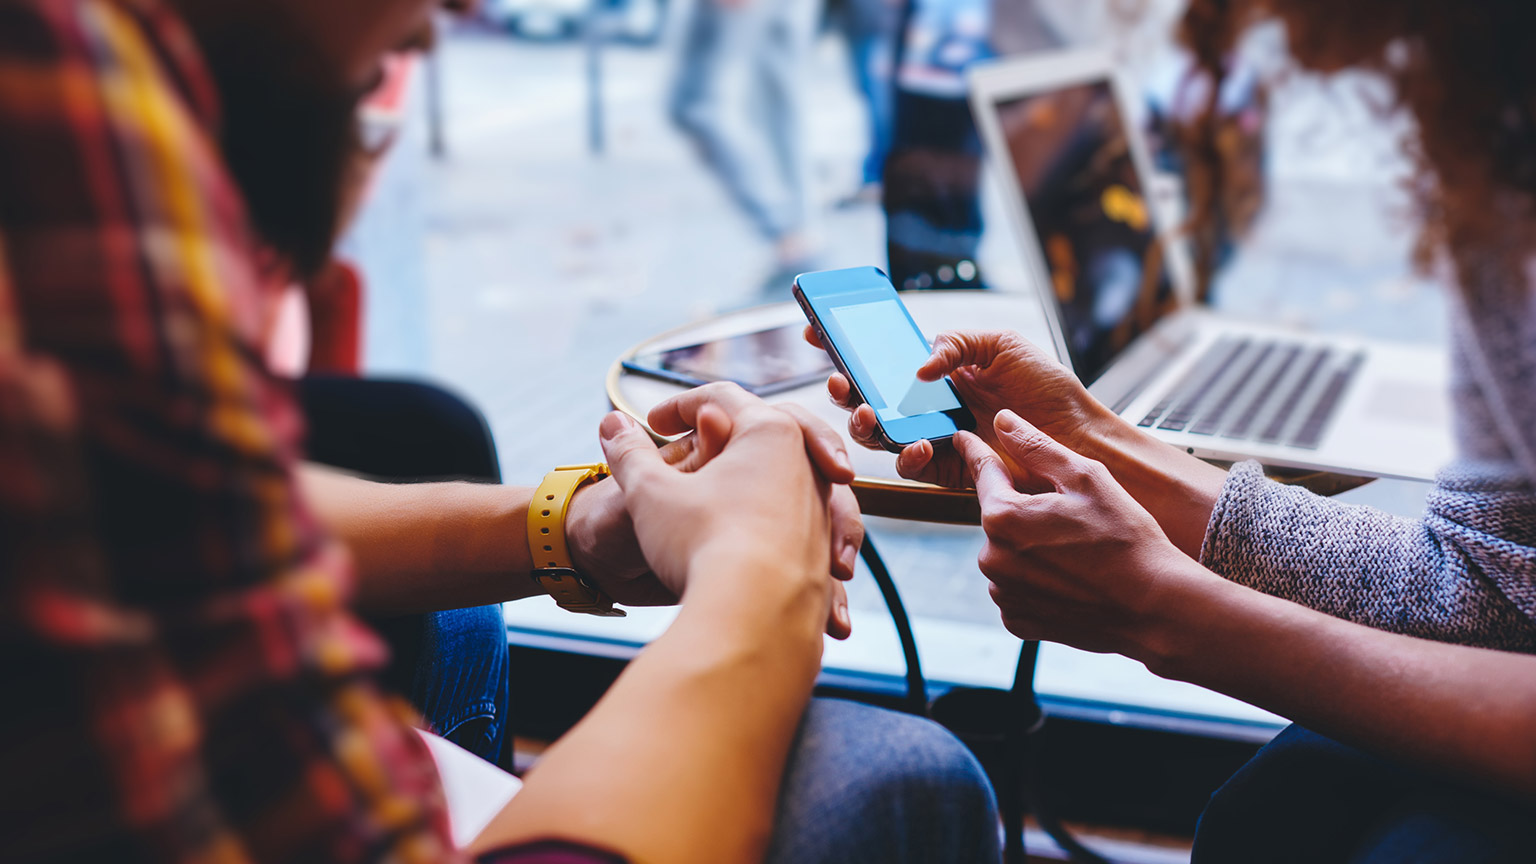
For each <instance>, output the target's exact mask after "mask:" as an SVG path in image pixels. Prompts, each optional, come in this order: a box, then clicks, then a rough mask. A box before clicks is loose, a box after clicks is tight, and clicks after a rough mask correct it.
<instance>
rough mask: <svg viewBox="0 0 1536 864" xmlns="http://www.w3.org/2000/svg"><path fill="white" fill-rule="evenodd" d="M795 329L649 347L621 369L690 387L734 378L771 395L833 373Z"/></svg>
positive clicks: (823, 355)
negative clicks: (663, 349)
mask: <svg viewBox="0 0 1536 864" xmlns="http://www.w3.org/2000/svg"><path fill="white" fill-rule="evenodd" d="M800 331H801V327H800V325H799V324H791V325H789V326H788V327H774V328H772V329H769V330H759V331H757V332H755V333H743V334H741V335H738V336H729V337H726V338H725V339H716V340H714V341H711V342H700V343H699V344H697V345H686V346H684V347H682V348H672V349H669V350H666V351H653V352H650V353H648V354H641V355H639V356H637V357H634V358H633V359H630V360H625V361H624V368H625V369H628V370H629V371H631V372H637V373H639V374H641V375H649V376H651V377H652V378H660V379H662V380H663V381H672V382H675V383H678V384H686V385H687V386H689V387H697V386H699V385H700V384H708V383H710V382H712V381H735V382H736V383H737V384H740V385H741V386H742V387H744V388H746V389H747V391H748V392H749V393H756V394H757V395H759V396H770V395H772V394H774V393H781V392H783V391H785V390H793V389H795V388H797V387H804V386H805V385H807V384H811V383H813V382H820V381H825V380H827V373H828V372H831V371H832V361H831V360H829V359H827V355H826V352H824V351H818V350H816V349H815V348H812V347H811V346H810V345H807V344H806V343H805V339H803V338H801V335H800Z"/></svg>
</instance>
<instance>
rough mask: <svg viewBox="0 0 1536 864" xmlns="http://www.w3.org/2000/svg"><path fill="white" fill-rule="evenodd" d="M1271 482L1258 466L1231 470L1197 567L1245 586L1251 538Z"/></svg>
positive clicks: (1244, 464)
mask: <svg viewBox="0 0 1536 864" xmlns="http://www.w3.org/2000/svg"><path fill="white" fill-rule="evenodd" d="M1273 485H1275V484H1274V481H1272V480H1270V479H1268V478H1266V477H1265V476H1264V468H1263V467H1262V466H1261V465H1259V463H1257V462H1252V461H1249V462H1239V463H1238V464H1236V465H1234V466H1232V470H1231V471H1230V472H1229V473H1228V474H1227V480H1226V482H1225V483H1223V484H1222V487H1221V494H1220V495H1218V496H1217V497H1216V506H1215V507H1214V508H1212V510H1211V521H1210V523H1209V524H1207V525H1206V527H1205V540H1204V542H1202V543H1201V544H1200V563H1201V564H1204V565H1205V566H1206V567H1207V568H1209V569H1210V570H1211V571H1213V572H1215V573H1219V574H1220V575H1222V576H1225V577H1226V578H1228V579H1231V580H1232V581H1234V582H1240V583H1244V584H1247V580H1246V579H1245V578H1244V576H1245V574H1248V573H1251V572H1253V570H1254V569H1255V568H1254V566H1253V565H1254V561H1253V558H1254V554H1255V553H1254V546H1255V544H1254V543H1253V541H1252V535H1253V533H1254V529H1255V526H1256V525H1257V524H1258V522H1259V516H1260V514H1261V513H1262V512H1263V511H1264V510H1265V509H1267V508H1266V506H1265V504H1266V502H1267V501H1268V499H1269V498H1270V497H1271V490H1270V488H1269V487H1271V486H1273Z"/></svg>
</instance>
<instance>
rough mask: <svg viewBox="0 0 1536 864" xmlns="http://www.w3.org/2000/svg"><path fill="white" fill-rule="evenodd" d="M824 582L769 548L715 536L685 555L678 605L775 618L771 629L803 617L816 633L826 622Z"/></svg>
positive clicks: (823, 575)
mask: <svg viewBox="0 0 1536 864" xmlns="http://www.w3.org/2000/svg"><path fill="white" fill-rule="evenodd" d="M822 570H823V571H825V570H827V568H826V567H823V568H822ZM829 578H831V577H830V576H829V575H827V573H825V572H822V573H819V574H818V573H815V572H813V568H812V566H811V565H810V564H808V563H805V562H799V561H797V560H796V559H795V558H794V557H793V556H786V555H784V554H783V550H781V549H777V548H775V547H774V546H772V545H771V544H768V543H764V542H761V541H759V540H756V539H753V538H733V537H721V538H718V539H713V540H710V541H706V542H705V544H704V545H702V546H700V547H699V548H698V549H697V550H695V552H694V553H693V555H691V556H690V558H689V562H688V574H687V586H688V587H687V591H686V594H685V595H684V598H683V602H684V605H688V604H697V603H707V604H710V605H712V606H713V605H716V604H724V605H727V606H730V607H733V608H739V609H741V610H744V611H746V612H747V613H748V614H749V615H751V616H753V617H755V618H759V619H770V618H773V619H777V621H778V623H776V624H775V625H774V626H776V627H782V626H784V624H785V623H790V622H793V621H796V620H799V619H801V618H803V619H805V621H806V622H808V623H809V625H810V627H811V629H812V630H813V631H814V632H815V633H817V634H820V633H821V631H822V629H823V627H824V626H825V623H826V616H827V610H826V608H825V606H826V602H827V586H826V584H825V583H826V580H827V579H829Z"/></svg>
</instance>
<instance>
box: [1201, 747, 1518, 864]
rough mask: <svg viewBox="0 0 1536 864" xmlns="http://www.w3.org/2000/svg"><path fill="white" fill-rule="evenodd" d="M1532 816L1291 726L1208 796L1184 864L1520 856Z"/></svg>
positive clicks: (1435, 861) (1356, 863)
mask: <svg viewBox="0 0 1536 864" xmlns="http://www.w3.org/2000/svg"><path fill="white" fill-rule="evenodd" d="M1532 850H1536V813H1533V812H1532V810H1531V809H1530V808H1529V807H1522V806H1520V805H1518V804H1516V803H1514V802H1513V801H1509V800H1505V799H1502V798H1499V797H1497V796H1494V795H1490V794H1487V793H1484V792H1480V791H1476V790H1472V789H1467V788H1463V787H1459V786H1455V785H1452V784H1450V783H1447V782H1445V781H1442V780H1438V779H1436V778H1431V777H1428V776H1425V775H1421V774H1418V773H1416V772H1413V771H1410V770H1407V769H1404V768H1400V767H1398V766H1396V765H1393V764H1391V763H1389V762H1386V761H1383V760H1381V759H1378V758H1376V757H1374V756H1371V755H1368V754H1366V753H1362V752H1361V751H1359V750H1355V749H1352V748H1350V747H1346V746H1345V745H1343V744H1340V743H1338V742H1336V741H1332V740H1330V739H1328V738H1324V737H1322V736H1321V735H1318V734H1316V733H1314V732H1309V731H1307V730H1306V729H1303V728H1301V727H1299V726H1290V727H1288V728H1286V729H1285V731H1283V732H1281V733H1280V734H1279V735H1278V736H1276V737H1275V739H1274V740H1273V741H1271V742H1270V743H1269V744H1268V745H1266V746H1265V747H1264V749H1262V750H1260V751H1259V753H1258V755H1256V756H1254V757H1253V759H1252V760H1251V761H1249V762H1248V764H1246V765H1244V766H1243V767H1242V768H1241V769H1239V770H1238V772H1237V773H1236V774H1234V775H1233V776H1232V779H1230V780H1228V781H1227V783H1226V785H1224V786H1222V787H1221V788H1220V789H1219V790H1217V791H1216V794H1215V795H1213V796H1212V797H1211V803H1210V805H1209V806H1208V807H1206V810H1205V813H1203V814H1202V815H1201V817H1200V827H1199V829H1198V831H1197V832H1196V834H1195V848H1194V856H1193V858H1192V859H1191V861H1192V864H1225V862H1229V861H1232V862H1243V864H1266V862H1275V864H1280V862H1295V861H1306V862H1315V864H1332V862H1348V864H1389V862H1390V864H1404V862H1414V864H1497V862H1506V861H1507V862H1516V861H1520V862H1528V861H1530V860H1531V857H1532V854H1533V853H1532Z"/></svg>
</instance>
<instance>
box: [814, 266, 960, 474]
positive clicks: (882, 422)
mask: <svg viewBox="0 0 1536 864" xmlns="http://www.w3.org/2000/svg"><path fill="white" fill-rule="evenodd" d="M794 290H795V300H796V301H797V302H798V303H799V304H800V308H801V310H802V311H804V312H805V317H806V318H808V319H810V322H811V326H813V327H815V328H816V334H817V335H818V336H820V337H821V344H823V345H825V346H826V347H827V353H828V354H830V355H831V356H832V363H833V365H835V366H836V367H837V371H839V372H841V373H843V376H844V377H846V378H847V379H848V380H849V382H850V383H852V385H853V392H854V394H855V395H856V396H857V397H858V399H859V400H860V401H863V402H868V403H869V405H870V407H871V408H874V409H875V419H876V420H877V421H878V429H877V434H878V437H879V440H880V446H882V447H884V448H885V449H887V450H890V451H891V452H893V453H899V452H901V450H902V448H903V447H906V446H907V445H909V444H915V443H916V442H918V441H921V440H923V439H925V438H926V439H928V440H929V441H932V442H934V443H935V444H938V443H941V442H944V441H948V440H949V439H950V438H953V437H954V434H955V433H956V432H959V431H960V430H962V429H975V428H976V418H974V417H973V416H971V412H970V410H969V409H967V408H966V407H965V405H964V404H963V403H962V402H961V401H960V394H959V393H958V392H956V390H955V385H953V384H951V383H950V381H949V379H948V378H942V379H940V380H938V381H919V380H918V378H917V370H918V369H919V368H921V367H922V365H923V364H924V363H926V362H928V356H929V354H930V352H931V348H930V347H929V345H928V340H927V339H925V338H923V332H922V331H921V330H919V329H917V322H915V321H913V320H912V315H911V313H909V312H907V307H906V305H905V304H903V303H902V302H901V297H900V296H899V295H898V294H897V293H896V288H895V286H893V285H892V284H891V280H890V277H888V276H886V275H885V273H884V272H883V271H881V270H880V268H878V267H853V268H850V269H847V270H823V271H821V272H817V273H803V274H801V275H800V276H798V277H796V278H795V289H794Z"/></svg>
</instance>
